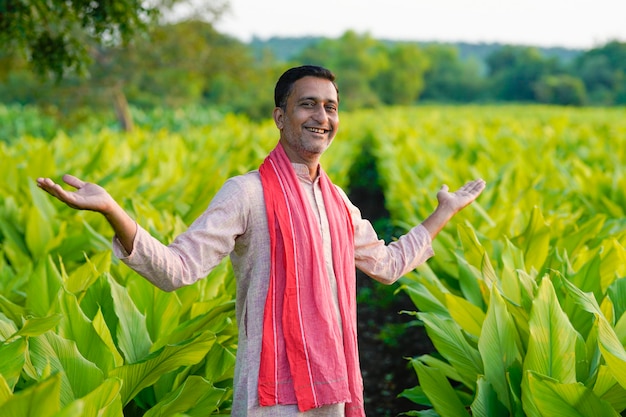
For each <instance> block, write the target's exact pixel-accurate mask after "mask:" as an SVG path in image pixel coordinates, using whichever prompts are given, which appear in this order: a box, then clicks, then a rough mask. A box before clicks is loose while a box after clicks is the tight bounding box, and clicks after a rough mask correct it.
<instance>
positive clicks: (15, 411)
mask: <svg viewBox="0 0 626 417" xmlns="http://www.w3.org/2000/svg"><path fill="white" fill-rule="evenodd" d="M60 391H61V376H60V375H59V374H55V375H52V376H51V377H49V378H47V379H44V380H42V381H39V382H38V383H36V384H34V385H31V386H29V387H27V388H25V389H24V390H22V391H20V392H17V393H15V394H14V395H13V396H11V397H10V398H9V399H8V400H7V401H5V402H4V403H3V404H0V416H7V417H8V416H16V417H17V416H19V417H52V416H54V414H55V413H56V412H57V411H59V408H60V407H59V404H60V402H59V396H60Z"/></svg>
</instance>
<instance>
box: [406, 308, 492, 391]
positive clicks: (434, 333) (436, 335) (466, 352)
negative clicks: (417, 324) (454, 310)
mask: <svg viewBox="0 0 626 417" xmlns="http://www.w3.org/2000/svg"><path fill="white" fill-rule="evenodd" d="M418 317H419V319H420V320H422V321H423V322H424V325H425V326H426V332H427V333H428V336H429V337H430V339H431V341H432V342H433V345H434V346H435V348H436V349H437V351H438V352H439V353H440V354H441V355H442V356H443V357H444V358H446V360H447V361H448V362H449V363H450V364H451V365H452V366H454V368H455V369H456V370H457V372H458V373H459V375H460V376H461V382H463V384H465V385H467V386H468V387H471V388H474V387H475V384H476V379H477V377H478V375H481V374H483V364H482V361H481V358H480V355H479V353H478V349H476V348H475V347H473V346H471V345H470V344H469V343H468V341H467V340H466V339H465V337H464V336H463V334H462V333H461V330H460V329H459V328H458V327H457V325H456V324H455V323H454V322H453V321H452V320H450V319H444V318H442V317H439V316H438V315H436V314H432V313H419V314H418Z"/></svg>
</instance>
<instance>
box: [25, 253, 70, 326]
mask: <svg viewBox="0 0 626 417" xmlns="http://www.w3.org/2000/svg"><path fill="white" fill-rule="evenodd" d="M62 285H63V278H62V277H61V274H60V273H59V271H58V269H57V267H56V266H55V265H54V262H53V261H52V258H51V257H50V256H49V255H48V256H44V257H43V258H41V259H40V260H39V262H37V263H36V266H35V269H34V270H33V273H32V274H31V276H30V277H29V280H28V284H27V286H26V292H27V297H26V308H28V309H29V310H31V311H32V312H34V313H35V314H37V315H39V316H45V315H47V314H48V313H49V312H50V307H51V306H52V304H53V303H54V300H55V299H56V298H57V296H58V293H59V290H60V289H61V287H62Z"/></svg>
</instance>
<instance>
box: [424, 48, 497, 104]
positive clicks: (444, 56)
mask: <svg viewBox="0 0 626 417" xmlns="http://www.w3.org/2000/svg"><path fill="white" fill-rule="evenodd" d="M424 52H425V53H426V56H427V57H428V61H429V63H430V65H429V67H428V70H427V71H426V73H425V74H424V82H425V88H424V92H423V94H422V96H421V98H422V99H424V100H432V101H440V102H441V101H443V102H446V101H452V102H468V101H473V100H477V99H478V98H479V96H480V94H481V93H482V90H483V88H484V83H485V81H484V78H483V76H482V75H481V67H480V63H479V62H478V61H477V59H475V58H469V59H466V60H462V59H461V58H460V56H459V49H458V48H457V47H454V46H449V45H430V46H428V47H427V48H426V49H425V50H424Z"/></svg>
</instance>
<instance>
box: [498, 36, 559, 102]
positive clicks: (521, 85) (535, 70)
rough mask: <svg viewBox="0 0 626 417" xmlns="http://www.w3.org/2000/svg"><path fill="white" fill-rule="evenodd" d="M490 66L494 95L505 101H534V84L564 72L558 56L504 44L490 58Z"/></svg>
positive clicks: (535, 49) (534, 49)
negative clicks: (549, 56) (552, 56)
mask: <svg viewBox="0 0 626 417" xmlns="http://www.w3.org/2000/svg"><path fill="white" fill-rule="evenodd" d="M487 65H488V67H489V77H490V78H491V80H492V87H491V88H492V90H493V94H494V96H495V98H496V99H499V100H506V101H527V102H530V101H534V99H535V92H534V84H535V83H536V82H538V81H539V80H540V79H541V77H543V76H547V75H553V74H557V73H559V72H560V71H561V70H560V68H559V65H558V61H557V60H556V59H554V58H545V57H544V56H543V55H542V54H541V52H540V51H539V50H538V49H537V48H531V47H518V46H504V47H502V48H501V49H499V50H497V51H495V52H493V53H492V54H491V55H489V56H488V57H487Z"/></svg>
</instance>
